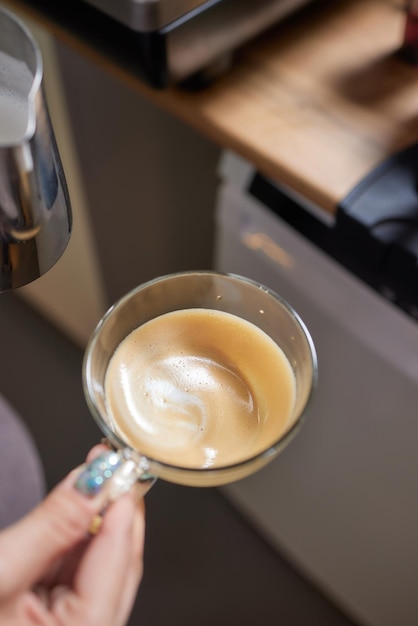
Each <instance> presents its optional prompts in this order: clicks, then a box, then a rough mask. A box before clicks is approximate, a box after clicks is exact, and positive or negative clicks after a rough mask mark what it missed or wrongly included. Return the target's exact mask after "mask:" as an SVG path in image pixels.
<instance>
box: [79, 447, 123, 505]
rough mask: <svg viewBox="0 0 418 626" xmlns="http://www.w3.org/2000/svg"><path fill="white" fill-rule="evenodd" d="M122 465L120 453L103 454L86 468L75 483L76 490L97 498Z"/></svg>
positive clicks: (110, 451) (111, 451)
mask: <svg viewBox="0 0 418 626" xmlns="http://www.w3.org/2000/svg"><path fill="white" fill-rule="evenodd" d="M122 463H123V457H122V455H121V454H120V453H118V452H114V451H113V450H109V452H103V454H100V455H99V456H98V457H96V458H95V459H94V460H93V461H91V462H90V463H89V464H88V465H87V467H85V468H84V470H83V471H82V472H81V474H80V476H79V477H78V478H77V480H76V482H75V485H74V486H75V488H76V489H77V490H78V491H80V492H81V493H83V494H84V495H85V496H88V497H90V498H92V497H94V496H96V495H97V494H98V493H100V491H101V490H102V488H103V487H104V485H105V484H106V483H107V482H108V480H110V479H111V478H112V476H113V475H114V473H115V472H116V471H117V470H118V469H119V468H120V466H121V465H122Z"/></svg>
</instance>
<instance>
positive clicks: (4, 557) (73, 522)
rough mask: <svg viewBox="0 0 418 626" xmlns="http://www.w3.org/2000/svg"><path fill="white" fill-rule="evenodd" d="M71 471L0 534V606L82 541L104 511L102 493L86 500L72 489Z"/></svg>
mask: <svg viewBox="0 0 418 626" xmlns="http://www.w3.org/2000/svg"><path fill="white" fill-rule="evenodd" d="M79 474H80V469H78V470H77V469H76V470H73V471H72V472H71V473H70V474H69V475H68V476H67V477H66V478H65V479H64V480H63V481H62V482H61V483H59V484H58V485H57V486H56V487H55V488H54V489H53V490H52V491H51V493H50V494H49V495H48V496H47V497H46V498H45V500H43V502H42V503H41V504H40V505H39V506H38V507H37V508H36V509H34V510H33V511H32V512H31V513H29V515H27V516H26V517H24V518H23V519H22V520H20V521H19V522H17V523H16V524H14V525H12V526H10V527H9V528H7V529H6V530H4V531H2V532H1V533H0V603H1V601H2V600H4V599H6V598H9V597H10V596H11V595H12V594H15V593H17V592H19V591H23V590H26V589H29V588H30V587H31V586H32V585H33V584H34V583H36V582H37V581H39V579H41V578H42V577H43V576H44V575H45V574H46V573H47V572H48V570H49V568H50V567H51V566H52V564H53V563H54V561H55V560H56V559H58V558H59V557H61V556H62V555H63V554H65V553H66V552H67V551H69V550H70V549H71V548H73V547H74V546H75V545H76V544H77V543H79V541H81V540H82V539H83V538H85V536H86V533H87V531H88V529H89V526H90V524H91V522H92V519H93V517H94V516H95V515H97V514H98V513H99V512H100V511H101V510H103V508H104V506H105V504H106V501H107V496H106V494H105V492H104V491H102V492H99V493H98V494H97V495H96V496H95V497H86V496H85V495H83V494H82V493H81V492H80V491H78V490H77V489H75V487H74V483H75V480H76V479H77V477H78V475H79Z"/></svg>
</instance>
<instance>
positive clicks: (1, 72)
mask: <svg viewBox="0 0 418 626" xmlns="http://www.w3.org/2000/svg"><path fill="white" fill-rule="evenodd" d="M32 82H33V76H32V74H31V73H30V71H29V69H28V67H27V65H26V64H25V63H24V62H23V61H19V60H18V59H14V58H13V57H11V56H9V55H8V54H6V53H5V52H0V146H1V145H9V144H13V143H17V142H18V141H20V140H22V139H23V137H24V135H25V132H26V128H27V125H28V100H27V94H28V92H29V90H30V87H31V85H32Z"/></svg>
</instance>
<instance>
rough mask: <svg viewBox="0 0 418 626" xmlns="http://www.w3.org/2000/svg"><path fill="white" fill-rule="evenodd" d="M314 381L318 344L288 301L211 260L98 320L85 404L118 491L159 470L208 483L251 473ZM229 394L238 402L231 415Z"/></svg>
mask: <svg viewBox="0 0 418 626" xmlns="http://www.w3.org/2000/svg"><path fill="white" fill-rule="evenodd" d="M138 332H139V333H140V334H139V335H138V337H136V335H135V333H138ZM147 332H148V334H146V333H147ZM160 332H162V333H163V334H162V339H161V342H160V344H158V340H157V338H158V337H159V336H160V335H159V334H158V333H160ZM141 333H142V335H141ZM143 333H145V334H143ZM248 333H249V334H248ZM247 334H248V337H247ZM173 337H174V340H175V341H177V338H178V337H180V340H179V341H180V342H183V343H182V344H181V347H180V348H176V349H172V345H171V344H172V343H173V341H174V340H173ZM141 341H143V343H141ZM123 345H124V346H125V347H126V348H127V352H126V353H125V357H126V354H128V355H129V356H128V358H127V360H126V358H125V357H124V358H123V359H122V361H121V362H120V363H122V365H121V364H120V363H119V366H118V367H119V369H118V368H117V366H116V365H113V363H114V362H115V360H116V355H117V354H119V353H121V350H122V346H123ZM261 345H263V346H264V348H265V349H266V350H267V352H262V351H261V352H260V354H258V351H259V347H260V346H261ZM156 346H157V347H156ZM142 353H143V354H144V355H145V354H146V355H147V356H146V357H145V356H144V359H145V360H143V361H141V362H140V364H139V365H137V366H135V367H136V370H135V372H134V370H133V369H131V365H132V363H134V362H135V359H136V358H137V356H138V355H140V354H142ZM276 353H277V354H276ZM276 357H277V358H278V360H277V363H278V365H277V367H276V360H275V359H276ZM141 358H142V357H141ZM129 359H131V360H129ZM132 359H133V361H132ZM270 359H272V360H270ZM280 359H281V361H280ZM283 361H285V365H284V367H285V369H286V367H287V369H288V371H287V374H286V376H287V381H288V382H287V387H288V391H289V388H290V396H289V398H290V400H288V401H286V402H287V404H286V402H285V399H284V398H285V394H284V392H283V391H282V390H281V384H282V381H281V378H283V379H284V374H283V372H284V370H283V369H281V368H282V366H283ZM286 364H287V365H286ZM115 367H116V369H115ZM112 368H113V369H112ZM173 368H174V370H173ZM167 371H168V372H169V373H168V374H167ZM173 371H174V373H173ZM113 372H116V373H115V375H114V374H113ZM133 372H134V373H133ZM162 372H163V374H162ZM164 372H165V373H164ZM285 373H286V372H285ZM316 380H317V357H316V352H315V347H314V344H313V341H312V338H311V336H310V334H309V331H308V330H307V328H306V326H305V324H304V323H303V321H302V320H301V318H300V317H299V315H298V314H297V313H296V312H295V311H294V310H293V308H292V307H291V306H290V305H289V304H288V303H287V302H286V301H285V300H283V299H282V298H281V297H280V296H278V295H277V294H276V293H274V292H273V291H271V290H270V289H268V288H267V287H265V286H263V285H261V284H259V283H257V282H255V281H253V280H250V279H248V278H245V277H242V276H238V275H234V274H220V273H216V272H211V271H190V272H181V273H176V274H171V275H167V276H163V277H159V278H156V279H154V280H151V281H149V282H147V283H145V284H143V285H140V286H139V287H137V288H135V289H133V290H132V291H131V292H129V293H128V294H126V295H125V296H124V297H122V298H121V299H120V300H119V301H118V302H117V303H116V304H114V305H113V306H112V307H111V308H110V309H109V311H108V312H107V313H106V314H105V315H104V317H103V318H102V320H101V321H100V322H99V324H98V326H97V328H96V329H95V331H94V332H93V334H92V336H91V338H90V341H89V343H88V345H87V348H86V352H85V356H84V362H83V387H84V393H85V397H86V400H87V403H88V406H89V408H90V411H91V413H92V415H93V418H94V419H95V420H96V422H97V424H98V426H99V427H100V429H101V431H102V432H103V434H104V435H105V437H106V439H107V441H108V442H109V444H110V445H111V446H112V447H113V448H114V449H115V451H116V454H117V459H118V461H117V464H118V467H119V466H120V470H118V472H116V473H115V476H114V477H113V480H114V482H115V485H114V494H117V493H119V492H123V491H125V490H127V489H129V488H130V486H131V484H132V483H133V482H139V483H142V484H143V491H144V492H145V491H146V490H147V488H149V486H150V485H151V484H152V483H153V481H154V480H155V479H157V478H161V479H164V480H167V481H170V482H173V483H177V484H183V485H189V486H196V487H207V486H217V485H222V484H225V483H230V482H233V481H236V480H239V479H241V478H244V477H245V476H247V475H249V474H252V473H254V472H255V471H257V470H258V469H260V468H261V467H263V466H264V465H266V464H267V463H268V462H270V461H271V460H273V459H274V458H275V457H276V456H277V455H278V454H279V453H280V452H281V450H283V448H284V447H285V446H286V445H287V444H288V443H289V442H290V440H291V439H292V438H293V437H294V436H295V434H296V433H297V432H298V430H299V428H300V426H301V424H302V422H303V418H304V416H305V415H306V409H307V406H308V403H309V400H310V398H311V396H312V392H313V390H314V387H315V384H316ZM126 381H128V383H126ZM132 381H133V382H134V384H133V386H132V388H128V387H129V384H131V383H132ZM125 383H126V384H127V385H128V387H126V388H125V387H124V386H123V385H125ZM196 390H197V391H196ZM288 391H287V392H286V393H288ZM112 394H114V396H113V395H112ZM286 397H287V396H286ZM137 402H139V404H140V405H141V408H140V410H139V411H137V408H136V407H137V405H136V404H135V403H137ZM283 402H284V403H285V404H286V409H282V404H281V403H283ZM112 403H113V404H112ZM150 403H151V404H150ZM134 404H135V407H134V408H132V407H133V405H134ZM209 405H210V407H211V408H208V407H209ZM235 405H237V406H239V408H240V411H244V413H243V414H242V415H240V416H239V417H237V419H236V421H235V422H233V416H234V415H235ZM243 407H244V408H243ZM131 409H132V410H131ZM284 412H286V415H284ZM131 413H132V415H131ZM282 413H283V414H282ZM213 415H215V417H213ZM213 419H214V420H215V422H213ZM234 419H235V418H234ZM142 431H144V434H143V435H141V432H142ZM137 434H138V436H137ZM200 454H201V458H200V457H199V455H200ZM202 455H203V456H202Z"/></svg>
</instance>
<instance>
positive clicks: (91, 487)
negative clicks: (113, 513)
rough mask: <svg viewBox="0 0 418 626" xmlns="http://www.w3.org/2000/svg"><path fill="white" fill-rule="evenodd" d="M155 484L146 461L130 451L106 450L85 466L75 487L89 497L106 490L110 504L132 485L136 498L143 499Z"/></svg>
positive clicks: (126, 449) (123, 449)
mask: <svg viewBox="0 0 418 626" xmlns="http://www.w3.org/2000/svg"><path fill="white" fill-rule="evenodd" d="M155 481H156V477H155V476H151V475H150V474H149V463H148V460H147V459H146V458H145V457H143V456H141V455H139V454H138V453H137V452H135V451H134V450H131V449H130V448H121V449H119V450H109V451H106V452H103V453H102V454H100V455H99V456H98V457H96V458H95V459H93V461H91V462H90V463H88V464H86V465H85V466H84V468H83V469H82V471H81V474H80V475H79V477H78V478H77V481H76V483H75V488H76V489H77V490H78V491H80V492H81V493H83V494H84V495H86V496H88V497H94V496H95V495H97V494H98V493H99V492H101V491H103V490H106V495H107V498H108V500H109V502H112V501H114V500H116V499H117V498H119V497H120V496H121V495H123V494H124V493H126V492H128V491H129V490H130V489H132V487H133V486H134V485H135V489H136V490H137V492H138V497H142V496H144V495H145V494H146V493H147V492H148V491H149V490H150V489H151V487H152V485H153V484H154V482H155Z"/></svg>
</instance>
